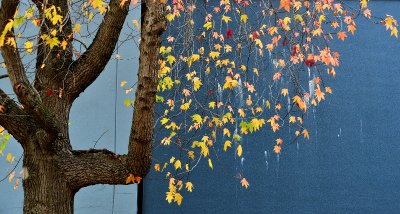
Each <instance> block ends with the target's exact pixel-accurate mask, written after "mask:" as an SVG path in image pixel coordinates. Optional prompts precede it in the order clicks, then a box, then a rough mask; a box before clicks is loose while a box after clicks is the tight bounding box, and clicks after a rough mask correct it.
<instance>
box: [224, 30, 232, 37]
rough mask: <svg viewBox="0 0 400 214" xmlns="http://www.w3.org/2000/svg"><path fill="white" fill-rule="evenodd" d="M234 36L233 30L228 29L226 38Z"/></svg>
mask: <svg viewBox="0 0 400 214" xmlns="http://www.w3.org/2000/svg"><path fill="white" fill-rule="evenodd" d="M232 37H233V31H232V30H231V29H228V30H227V31H226V39H230V38H232Z"/></svg>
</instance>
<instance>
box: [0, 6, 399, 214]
mask: <svg viewBox="0 0 400 214" xmlns="http://www.w3.org/2000/svg"><path fill="white" fill-rule="evenodd" d="M21 4H22V2H20V1H18V0H3V1H2V3H1V8H0V32H2V34H1V36H0V47H1V53H2V56H3V59H4V65H5V67H6V70H7V75H6V76H7V77H8V78H9V80H10V84H11V86H12V87H13V90H14V92H15V96H16V98H17V100H18V101H16V100H15V99H13V98H12V97H10V96H9V95H7V94H6V93H5V92H4V91H3V90H1V89H0V113H1V114H0V125H1V126H2V127H4V129H5V130H7V132H8V133H10V134H11V135H12V136H13V137H14V138H15V139H17V140H18V142H19V143H20V144H21V146H22V147H23V149H24V160H23V172H24V173H23V174H24V175H23V176H24V179H23V187H24V213H72V212H73V198H74V194H75V193H76V192H77V191H78V190H79V189H81V188H83V187H86V186H89V185H95V184H127V183H130V182H131V181H138V180H139V179H140V178H141V177H144V176H145V175H146V174H147V173H148V171H149V170H150V165H151V161H152V158H151V154H152V142H153V141H154V142H156V143H157V142H160V143H158V144H160V145H161V146H169V145H174V146H175V147H174V150H175V151H178V152H179V155H180V156H179V158H175V157H174V156H172V155H171V156H172V157H168V159H167V160H165V161H164V163H161V162H160V163H155V165H154V169H155V170H156V171H162V172H165V173H166V176H167V178H168V181H169V182H168V187H169V191H168V192H166V200H167V201H168V202H170V203H171V202H172V201H174V202H176V203H177V204H181V202H182V198H183V197H182V194H180V192H179V191H181V189H182V187H183V185H185V188H186V189H187V190H188V191H189V192H191V191H192V189H193V184H192V183H191V182H190V181H189V180H188V176H187V175H188V174H189V173H190V172H191V171H192V170H193V169H194V168H195V167H196V166H197V164H198V163H199V162H200V160H201V159H202V158H206V159H207V161H206V162H207V164H208V165H209V167H210V168H211V169H213V168H214V165H213V161H212V159H213V158H212V157H211V154H210V151H212V150H213V148H215V147H217V146H219V147H221V148H223V150H224V151H228V150H229V148H230V147H233V148H234V149H233V152H234V153H235V154H236V155H237V156H239V157H241V156H242V153H243V149H244V148H243V145H242V144H241V142H240V140H241V138H242V137H243V136H245V135H246V134H249V133H252V132H255V131H258V130H260V128H261V127H263V126H264V125H265V124H268V125H269V126H270V127H271V129H272V131H273V132H277V133H278V131H279V130H280V129H283V128H284V127H287V126H288V125H285V124H291V125H292V126H294V127H295V129H296V131H295V138H294V139H293V140H296V139H297V138H298V137H300V136H303V137H304V138H310V136H309V133H308V131H307V129H306V128H305V127H304V124H303V114H304V113H305V112H306V111H307V109H309V108H313V106H317V105H318V103H319V102H321V101H322V100H324V99H325V96H326V93H332V89H331V88H330V87H328V86H326V85H325V83H324V81H323V80H324V79H325V77H324V78H323V76H335V67H337V66H338V65H339V53H337V52H333V51H331V49H330V47H329V46H328V44H329V41H330V40H332V39H333V38H334V36H336V37H337V39H340V40H343V41H344V40H345V39H346V38H347V33H348V32H350V33H353V34H354V32H355V30H356V22H355V19H356V18H357V17H358V16H362V17H365V18H367V19H368V20H371V21H372V22H375V23H381V24H384V25H385V26H386V28H387V29H388V30H391V35H394V36H396V37H397V22H396V20H395V19H394V18H393V17H390V16H388V17H386V18H385V19H380V18H377V17H373V16H372V15H371V11H370V10H369V9H368V7H367V6H368V2H367V1H366V0H362V1H360V3H359V4H357V5H358V6H357V5H356V6H357V7H354V5H352V4H349V5H348V4H346V3H345V2H340V1H339V2H338V3H336V2H334V1H333V0H318V1H312V2H309V1H295V0H294V1H289V0H281V1H280V2H279V4H276V3H274V2H272V1H257V2H256V1H254V2H251V1H245V0H236V1H229V0H221V1H219V2H210V1H203V2H202V1H199V2H196V1H193V0H187V1H183V0H172V1H171V2H167V1H166V0H147V1H143V2H141V17H142V18H141V23H140V24H139V23H138V22H137V21H136V22H135V21H134V22H133V23H134V25H137V27H138V28H140V59H139V71H138V76H139V78H138V83H137V90H136V93H135V100H134V104H133V106H134V111H133V118H132V127H131V134H130V140H129V146H128V154H126V155H118V154H114V153H113V152H111V151H108V150H95V149H89V150H84V151H81V150H79V151H78V150H74V149H73V148H72V144H71V142H70V140H69V133H68V118H69V110H70V108H71V106H72V104H73V103H74V101H75V100H76V99H77V98H78V97H79V94H81V93H82V92H83V91H84V90H85V89H86V88H87V87H88V86H89V85H90V84H92V83H93V82H94V81H95V80H96V78H97V77H98V76H99V75H100V74H101V72H102V71H103V69H104V67H105V66H106V64H107V63H108V61H109V60H110V58H111V56H112V55H113V53H114V49H115V47H116V44H117V42H118V38H119V34H120V32H121V29H122V27H123V24H124V22H125V19H126V16H127V14H128V12H129V5H130V4H129V2H128V1H127V0H122V1H121V0H110V2H109V3H108V5H107V3H105V2H103V1H101V0H89V1H87V2H85V1H84V2H82V1H63V0H49V1H45V2H43V1H38V0H34V1H33V3H32V5H29V7H28V9H26V10H25V11H24V15H19V12H17V11H18V10H17V9H18V7H19V6H20V5H21ZM136 4H137V1H135V0H132V5H136ZM76 5H78V7H77V6H76ZM344 7H345V8H344ZM77 8H78V9H81V10H82V13H83V16H84V18H82V17H79V18H74V17H73V16H72V14H73V13H74V12H75V13H80V12H81V11H79V10H77V11H74V10H76V9H77ZM197 8H199V9H197ZM96 13H100V15H101V14H104V17H102V22H101V24H100V25H99V26H98V28H97V29H96V30H97V32H96V35H95V37H94V38H93V41H92V43H91V45H90V46H89V47H87V48H85V50H84V52H82V53H76V52H77V51H76V49H75V47H76V46H75V45H76V44H77V43H79V40H77V39H76V37H75V34H77V33H78V32H79V28H80V26H81V24H82V25H83V24H86V25H91V22H90V21H91V20H92V19H93V16H94V14H96ZM21 14H22V13H21ZM82 20H87V22H84V21H82ZM167 22H168V24H167ZM27 23H33V25H35V26H37V27H38V31H39V32H38V34H37V35H36V36H33V37H30V36H29V35H24V34H23V33H24V31H21V32H16V30H15V29H21V27H20V26H23V25H26V24H27ZM167 25H168V28H166V27H167ZM18 27H20V28H18ZM165 29H168V31H165ZM163 33H164V38H165V40H164V43H163V45H161V41H162V34H163ZM35 40H36V41H35ZM21 41H22V42H21ZM17 42H18V43H21V44H22V43H23V47H21V46H18V45H17V44H16V43H17ZM34 42H35V44H34ZM34 51H35V52H36V56H35V66H34V68H32V70H33V71H34V74H35V76H34V79H33V80H30V79H29V77H28V75H27V70H29V69H31V68H29V67H28V66H27V63H26V62H25V61H24V59H23V57H21V54H32V53H33V52H34ZM266 51H268V55H267V56H265V55H264V52H266ZM269 68H272V72H267V71H268V69H269ZM322 69H323V70H326V71H327V74H323V73H322ZM6 76H3V77H6ZM284 78H286V79H287V81H283V79H284ZM242 80H243V83H242ZM265 82H267V83H268V84H267V86H268V87H265ZM263 84H264V85H263ZM122 85H124V84H122ZM304 85H306V86H307V87H308V89H307V87H305V86H304ZM242 86H243V87H242ZM263 87H264V88H263ZM256 90H258V91H259V93H258V94H257V92H256ZM157 93H158V94H157ZM236 98H237V99H236ZM244 99H246V100H244ZM156 102H159V103H160V105H159V109H157V112H155V111H154V109H155V106H156ZM178 105H179V108H178ZM155 118H157V120H155ZM154 121H157V122H158V123H156V124H155V122H154ZM155 126H156V127H157V126H159V127H160V128H161V130H163V132H162V133H163V134H165V137H161V139H155V140H154V139H153V128H154V127H155ZM2 132H3V131H2ZM159 140H160V141H159ZM287 144H289V142H288V143H287ZM283 145H284V140H283V139H281V138H280V137H279V136H278V137H277V139H276V140H274V145H272V148H273V150H274V151H275V153H276V154H277V155H279V154H280V153H281V149H282V146H283ZM2 150H3V149H2ZM183 152H185V153H187V154H184V153H183ZM214 152H215V150H214ZM215 153H216V152H215ZM161 164H162V165H161ZM237 178H238V179H239V180H240V182H241V184H242V185H243V186H244V187H245V188H248V187H249V185H250V184H249V182H248V181H247V179H246V178H245V177H244V175H239V176H237ZM184 179H187V181H186V183H184V182H183V180H184Z"/></svg>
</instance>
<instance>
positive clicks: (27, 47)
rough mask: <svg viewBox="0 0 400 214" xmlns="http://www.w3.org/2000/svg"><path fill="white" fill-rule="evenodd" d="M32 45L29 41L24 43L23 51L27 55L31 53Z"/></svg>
mask: <svg viewBox="0 0 400 214" xmlns="http://www.w3.org/2000/svg"><path fill="white" fill-rule="evenodd" d="M32 47H33V43H32V42H31V41H27V42H25V51H26V52H27V53H32Z"/></svg>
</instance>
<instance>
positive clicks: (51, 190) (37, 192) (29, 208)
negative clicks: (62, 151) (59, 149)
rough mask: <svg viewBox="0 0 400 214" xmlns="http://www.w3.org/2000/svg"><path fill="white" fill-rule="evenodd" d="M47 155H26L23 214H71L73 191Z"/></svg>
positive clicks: (51, 158) (52, 159)
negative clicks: (26, 174) (26, 173)
mask: <svg viewBox="0 0 400 214" xmlns="http://www.w3.org/2000/svg"><path fill="white" fill-rule="evenodd" d="M56 162H57V161H55V160H54V157H52V156H50V155H48V154H40V153H39V152H37V153H36V154H26V155H25V157H24V167H26V168H27V169H29V171H28V173H29V175H28V177H27V178H26V179H24V180H23V187H24V213H25V214H42V213H46V214H72V213H73V211H74V208H73V205H74V195H75V191H74V190H72V189H71V187H70V186H69V185H68V183H67V181H66V180H65V178H64V176H63V173H62V172H61V171H60V169H59V168H58V167H57V165H56V164H55V163H56Z"/></svg>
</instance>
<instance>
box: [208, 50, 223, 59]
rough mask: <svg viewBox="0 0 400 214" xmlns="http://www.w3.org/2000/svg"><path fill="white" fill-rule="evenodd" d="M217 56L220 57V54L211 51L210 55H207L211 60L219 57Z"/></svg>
mask: <svg viewBox="0 0 400 214" xmlns="http://www.w3.org/2000/svg"><path fill="white" fill-rule="evenodd" d="M219 55H220V53H219V52H218V51H211V52H210V54H209V56H210V57H211V58H212V59H217V58H218V57H219Z"/></svg>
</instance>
